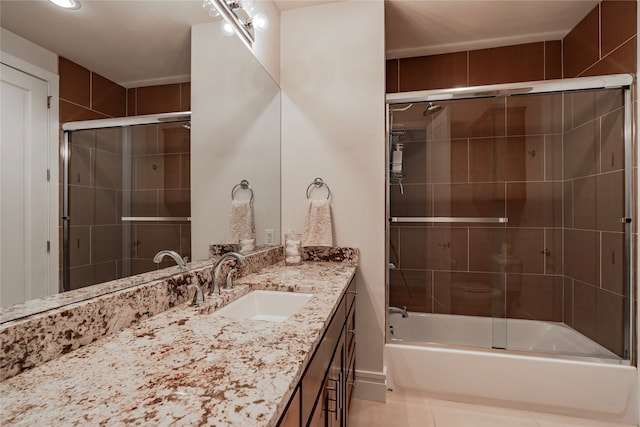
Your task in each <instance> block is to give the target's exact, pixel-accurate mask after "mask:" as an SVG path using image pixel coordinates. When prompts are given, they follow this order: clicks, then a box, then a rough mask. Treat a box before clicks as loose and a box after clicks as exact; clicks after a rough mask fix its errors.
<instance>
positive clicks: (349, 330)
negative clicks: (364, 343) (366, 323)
mask: <svg viewBox="0 0 640 427" xmlns="http://www.w3.org/2000/svg"><path fill="white" fill-rule="evenodd" d="M347 332H349V333H350V334H354V335H355V333H356V330H355V328H354V329H348V330H347Z"/></svg>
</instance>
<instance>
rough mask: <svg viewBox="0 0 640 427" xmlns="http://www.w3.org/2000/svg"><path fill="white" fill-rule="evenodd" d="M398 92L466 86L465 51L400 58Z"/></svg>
mask: <svg viewBox="0 0 640 427" xmlns="http://www.w3.org/2000/svg"><path fill="white" fill-rule="evenodd" d="M398 68H399V71H398V72H399V73H400V76H401V78H400V82H399V88H400V92H406V91H412V90H426V89H442V88H448V87H458V86H467V85H468V83H469V82H468V78H467V52H456V53H447V54H442V55H432V56H420V57H415V58H402V59H400V60H399V67H398Z"/></svg>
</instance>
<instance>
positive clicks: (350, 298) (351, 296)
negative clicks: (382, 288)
mask: <svg viewBox="0 0 640 427" xmlns="http://www.w3.org/2000/svg"><path fill="white" fill-rule="evenodd" d="M356 293H357V292H356V278H355V277H353V278H352V279H351V282H349V286H348V287H347V291H346V292H345V297H346V298H347V304H346V307H345V308H346V310H347V314H348V313H349V311H350V310H351V306H352V305H353V302H354V301H355V300H356Z"/></svg>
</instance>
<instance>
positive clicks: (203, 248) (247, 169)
mask: <svg viewBox="0 0 640 427" xmlns="http://www.w3.org/2000/svg"><path fill="white" fill-rule="evenodd" d="M191 48H192V50H193V52H194V53H193V54H192V55H191V109H192V115H191V227H192V228H191V251H192V254H193V258H194V259H204V258H207V257H208V248H209V244H211V243H224V242H226V239H225V238H226V230H227V219H228V213H229V205H230V203H231V194H230V193H231V190H232V188H233V187H234V186H235V185H236V184H238V183H240V181H241V180H243V179H247V180H248V181H249V183H250V185H251V187H252V188H253V191H254V192H255V200H254V212H255V218H256V234H257V236H256V240H257V243H258V244H264V241H265V239H264V236H265V229H266V228H270V229H274V230H275V232H276V233H277V234H276V235H279V233H280V89H279V87H278V85H276V83H275V82H274V81H273V80H272V79H271V77H270V76H269V74H268V73H267V72H266V71H265V70H264V68H263V67H262V65H260V63H259V62H258V61H257V60H256V58H255V57H254V56H253V55H252V54H251V52H249V50H247V49H246V47H245V46H244V45H243V44H242V42H241V41H240V39H238V38H237V37H225V36H223V35H222V33H221V31H220V25H219V22H213V23H210V24H202V25H195V26H193V27H192V28H191ZM246 195H247V193H244V194H238V197H239V198H240V197H242V196H246Z"/></svg>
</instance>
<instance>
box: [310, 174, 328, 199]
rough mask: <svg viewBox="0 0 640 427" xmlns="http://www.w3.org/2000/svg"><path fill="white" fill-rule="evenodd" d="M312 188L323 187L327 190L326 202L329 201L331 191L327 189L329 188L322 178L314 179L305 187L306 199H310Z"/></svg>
mask: <svg viewBox="0 0 640 427" xmlns="http://www.w3.org/2000/svg"><path fill="white" fill-rule="evenodd" d="M312 187H315V188H322V187H324V188H326V189H327V200H328V199H329V197H331V189H330V188H329V186H328V185H327V184H326V183H325V182H324V181H323V180H322V178H316V179H314V180H313V182H312V183H311V184H309V186H308V187H307V199H311V197H310V194H311V190H312V189H313V188H312Z"/></svg>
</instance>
